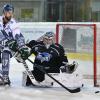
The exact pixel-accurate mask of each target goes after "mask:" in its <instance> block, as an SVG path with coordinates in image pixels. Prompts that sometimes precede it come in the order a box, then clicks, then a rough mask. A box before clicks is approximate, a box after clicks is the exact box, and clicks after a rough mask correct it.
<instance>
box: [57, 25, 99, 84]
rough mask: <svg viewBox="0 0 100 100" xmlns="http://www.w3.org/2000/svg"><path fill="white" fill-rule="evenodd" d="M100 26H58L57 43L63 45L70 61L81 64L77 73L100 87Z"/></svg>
mask: <svg viewBox="0 0 100 100" xmlns="http://www.w3.org/2000/svg"><path fill="white" fill-rule="evenodd" d="M99 27H100V25H98V24H57V25H56V42H57V43H60V44H61V45H63V47H64V49H65V51H66V54H67V56H68V59H70V60H71V59H72V60H75V61H77V62H78V63H79V67H78V68H77V72H78V73H80V74H82V76H83V78H84V79H92V83H93V84H94V86H98V85H100V81H99V80H100V28H99Z"/></svg>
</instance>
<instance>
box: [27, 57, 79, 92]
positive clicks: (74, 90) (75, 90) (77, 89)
mask: <svg viewBox="0 0 100 100" xmlns="http://www.w3.org/2000/svg"><path fill="white" fill-rule="evenodd" d="M28 61H29V62H31V63H32V64H34V62H33V61H31V60H30V59H29V58H28ZM38 66H40V65H38ZM37 68H38V69H39V70H40V71H42V72H43V73H45V74H46V75H47V76H49V77H50V78H51V79H53V80H54V81H55V82H57V83H58V84H59V85H60V86H62V87H63V88H64V89H66V90H67V91H69V92H70V93H77V92H80V88H76V89H69V88H68V87H66V86H65V85H63V84H62V83H60V82H59V81H58V80H56V79H55V78H54V77H52V76H51V75H50V74H48V73H47V72H46V71H45V70H43V68H41V66H40V67H37Z"/></svg>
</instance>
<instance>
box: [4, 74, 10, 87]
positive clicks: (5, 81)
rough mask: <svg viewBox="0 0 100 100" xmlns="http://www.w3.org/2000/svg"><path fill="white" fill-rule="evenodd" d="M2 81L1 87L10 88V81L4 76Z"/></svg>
mask: <svg viewBox="0 0 100 100" xmlns="http://www.w3.org/2000/svg"><path fill="white" fill-rule="evenodd" d="M3 81H4V83H3V85H8V86H10V84H11V82H10V79H9V77H8V76H4V77H3Z"/></svg>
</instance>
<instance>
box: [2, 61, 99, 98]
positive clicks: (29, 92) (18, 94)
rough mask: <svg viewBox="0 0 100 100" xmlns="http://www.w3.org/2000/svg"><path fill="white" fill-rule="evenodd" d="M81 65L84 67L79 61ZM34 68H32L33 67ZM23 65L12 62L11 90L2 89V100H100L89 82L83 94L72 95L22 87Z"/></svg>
mask: <svg viewBox="0 0 100 100" xmlns="http://www.w3.org/2000/svg"><path fill="white" fill-rule="evenodd" d="M78 63H79V64H80V65H84V64H83V63H82V62H80V61H78ZM31 67H32V66H31ZM23 71H24V67H23V65H22V64H19V63H17V62H16V60H15V59H12V60H11V67H10V79H11V82H12V86H11V88H2V87H1V88H0V100H100V93H98V94H95V93H94V92H95V91H96V90H100V88H94V87H93V86H92V85H91V84H88V82H89V81H88V82H86V83H85V86H84V87H83V88H82V90H81V92H79V93H75V94H71V93H69V92H67V91H66V90H65V89H63V88H28V87H23V86H22V72H23Z"/></svg>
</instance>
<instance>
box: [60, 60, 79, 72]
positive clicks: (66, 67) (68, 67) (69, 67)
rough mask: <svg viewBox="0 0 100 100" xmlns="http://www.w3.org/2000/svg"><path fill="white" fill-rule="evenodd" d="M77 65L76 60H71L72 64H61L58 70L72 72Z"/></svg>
mask: <svg viewBox="0 0 100 100" xmlns="http://www.w3.org/2000/svg"><path fill="white" fill-rule="evenodd" d="M77 67H78V63H77V62H75V61H73V63H72V64H68V63H67V64H65V65H64V66H61V67H60V71H61V72H62V73H68V74H72V73H73V72H74V71H75V70H76V68H77Z"/></svg>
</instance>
